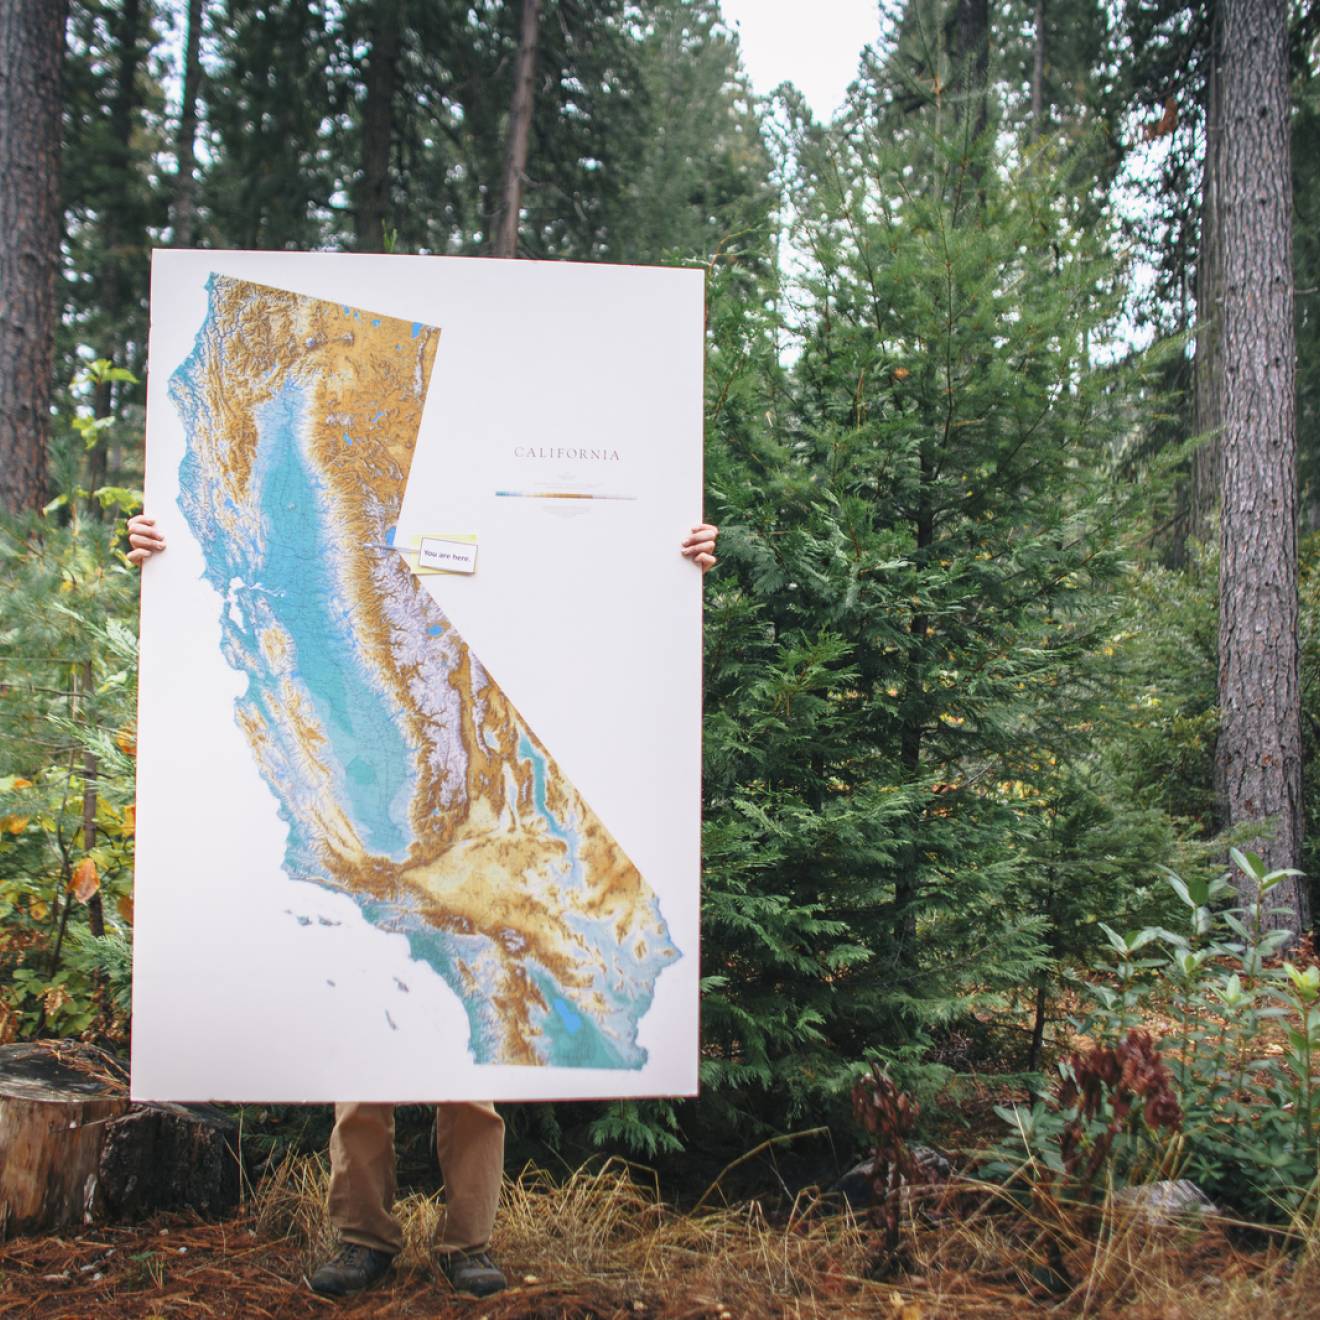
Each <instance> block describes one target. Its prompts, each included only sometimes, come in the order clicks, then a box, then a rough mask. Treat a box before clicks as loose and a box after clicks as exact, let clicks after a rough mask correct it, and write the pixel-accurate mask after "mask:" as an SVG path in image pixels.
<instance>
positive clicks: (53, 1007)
mask: <svg viewBox="0 0 1320 1320" xmlns="http://www.w3.org/2000/svg"><path fill="white" fill-rule="evenodd" d="M41 999H42V1003H43V1004H45V1006H46V1016H47V1017H54V1016H55V1014H56V1013H58V1012H59V1011H60V1009H62V1008H63V1007H64V1005H65V1004H67V1003H68V1002H69V992H68V991H67V990H66V989H65V988H64V987H63V986H62V985H53V986H51V988H50V989H49V990H47V991H46V993H45V994H44V995H42V997H41Z"/></svg>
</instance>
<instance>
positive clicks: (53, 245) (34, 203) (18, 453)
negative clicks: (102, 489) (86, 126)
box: [0, 0, 67, 513]
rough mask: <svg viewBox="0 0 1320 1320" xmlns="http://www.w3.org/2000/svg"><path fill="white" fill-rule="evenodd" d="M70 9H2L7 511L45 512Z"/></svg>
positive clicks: (1, 320) (0, 357) (1, 291)
mask: <svg viewBox="0 0 1320 1320" xmlns="http://www.w3.org/2000/svg"><path fill="white" fill-rule="evenodd" d="M66 7H67V0H44V3H41V4H31V3H20V2H17V0H4V2H3V3H0V507H3V508H4V509H5V510H7V511H8V512H10V513H18V512H20V511H22V510H25V509H39V508H41V506H42V505H43V504H44V503H45V502H46V445H47V442H48V440H49V438H50V395H51V377H52V376H53V375H54V363H55V318H56V298H55V281H56V278H57V276H58V274H59V264H60V229H61V216H60V131H61V128H60V112H61V105H60V66H61V64H62V62H63V59H64V16H65V11H66Z"/></svg>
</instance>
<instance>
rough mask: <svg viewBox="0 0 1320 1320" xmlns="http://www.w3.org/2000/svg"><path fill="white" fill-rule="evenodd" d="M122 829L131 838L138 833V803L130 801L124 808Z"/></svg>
mask: <svg viewBox="0 0 1320 1320" xmlns="http://www.w3.org/2000/svg"><path fill="white" fill-rule="evenodd" d="M120 830H121V832H122V833H124V834H126V835H128V836H129V837H130V838H131V837H132V836H133V835H134V834H136V833H137V803H135V802H130V803H129V804H128V806H126V807H125V808H124V822H123V824H122V825H121V826H120Z"/></svg>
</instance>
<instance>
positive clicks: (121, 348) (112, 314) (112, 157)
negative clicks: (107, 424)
mask: <svg viewBox="0 0 1320 1320" xmlns="http://www.w3.org/2000/svg"><path fill="white" fill-rule="evenodd" d="M117 29H118V30H117V33H116V39H115V45H116V47H117V57H118V68H117V69H116V72H115V93H114V98H113V100H112V101H111V103H110V137H111V142H112V144H113V148H112V151H111V152H110V153H109V160H108V162H107V164H108V165H109V166H110V169H109V171H108V175H109V177H111V178H114V179H116V180H119V181H121V182H120V186H121V187H122V188H123V189H124V190H125V192H126V191H127V190H128V189H130V188H131V187H132V186H133V184H132V177H133V115H134V111H135V110H136V109H137V106H138V93H137V84H138V72H139V70H140V68H141V65H142V4H141V0H124V3H123V8H122V9H121V11H120V14H119V21H118V25H117ZM102 227H103V230H104V233H105V249H106V254H107V260H106V268H105V272H104V276H103V278H104V287H105V298H104V300H103V302H102V305H101V309H102V314H103V315H104V317H105V325H106V326H107V327H108V330H107V334H108V335H109V336H113V338H111V339H110V341H109V342H108V343H105V344H103V345H101V350H102V353H103V355H104V356H105V357H107V358H109V359H110V361H111V362H113V363H114V364H115V365H116V366H128V365H129V364H128V362H126V361H125V357H126V353H125V343H124V338H123V335H122V327H123V325H124V321H125V318H126V315H127V309H128V306H129V303H130V302H131V301H132V300H133V298H134V297H135V296H136V294H135V291H134V288H133V281H134V279H135V278H136V275H135V271H134V268H133V265H132V257H131V254H132V253H135V252H138V251H141V249H142V247H143V246H144V245H145V243H146V235H145V233H143V232H142V231H141V230H140V229H139V228H138V225H137V222H136V220H135V219H133V218H132V217H131V215H130V206H129V204H128V202H127V201H126V199H125V196H124V193H119V194H118V195H116V194H115V193H114V192H112V193H111V195H110V196H109V197H108V198H107V200H106V205H105V210H104V217H103V219H102ZM114 396H115V385H114V384H113V383H112V382H110V381H106V382H105V383H104V384H103V385H102V386H101V387H99V388H98V390H97V393H96V402H95V409H94V411H95V413H96V416H98V417H109V416H111V414H112V413H113V412H114V404H115V398H114ZM109 443H110V437H109V435H108V433H107V432H106V431H101V432H100V433H99V434H98V436H97V439H96V443H95V444H94V445H93V446H92V448H91V451H90V452H89V453H88V455H87V466H88V471H87V489H88V490H89V491H96V490H98V489H99V488H100V487H102V486H104V485H105V484H106V482H107V480H108V478H109V455H108V452H107V446H108V445H109ZM87 512H88V514H89V515H90V516H91V517H93V518H103V517H104V516H105V510H104V509H102V507H101V503H100V501H99V500H97V499H89V500H88V502H87Z"/></svg>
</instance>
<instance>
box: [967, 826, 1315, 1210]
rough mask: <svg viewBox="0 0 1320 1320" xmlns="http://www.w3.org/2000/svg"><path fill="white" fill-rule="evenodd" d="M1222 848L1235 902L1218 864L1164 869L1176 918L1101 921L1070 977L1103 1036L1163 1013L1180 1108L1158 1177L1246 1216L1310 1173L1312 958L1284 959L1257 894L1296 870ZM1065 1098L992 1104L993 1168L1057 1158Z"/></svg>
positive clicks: (1129, 1172) (1139, 1170) (1293, 1201)
mask: <svg viewBox="0 0 1320 1320" xmlns="http://www.w3.org/2000/svg"><path fill="white" fill-rule="evenodd" d="M1231 856H1232V859H1233V864H1234V865H1235V866H1236V867H1237V868H1239V870H1241V871H1242V873H1243V874H1244V875H1245V876H1246V877H1248V879H1249V880H1250V881H1251V884H1252V886H1253V888H1252V891H1251V893H1252V896H1251V898H1250V901H1248V902H1247V903H1246V904H1244V905H1243V904H1237V903H1235V902H1234V899H1235V896H1236V890H1235V888H1234V886H1233V885H1232V883H1231V882H1230V878H1229V876H1228V875H1223V876H1219V877H1216V878H1214V879H1211V880H1205V879H1200V878H1188V879H1184V878H1183V877H1181V876H1178V875H1176V874H1174V873H1173V872H1172V871H1169V872H1166V879H1167V881H1168V884H1169V886H1170V888H1171V889H1172V890H1173V892H1174V894H1175V895H1176V897H1177V899H1178V900H1179V902H1180V904H1181V906H1182V909H1183V911H1184V914H1185V929H1184V930H1182V931H1172V930H1166V929H1164V928H1162V927H1145V928H1143V929H1140V930H1135V931H1131V932H1128V933H1120V932H1118V931H1115V930H1113V929H1112V928H1110V927H1108V926H1104V927H1103V930H1104V934H1105V938H1106V946H1105V949H1104V950H1103V955H1104V956H1103V959H1102V960H1101V961H1099V962H1098V963H1097V966H1096V967H1095V968H1094V969H1093V970H1092V973H1091V975H1089V976H1088V977H1086V978H1079V981H1078V985H1079V988H1080V989H1081V990H1082V991H1083V992H1084V993H1085V994H1086V995H1087V996H1088V998H1089V1000H1090V1002H1091V1004H1092V1007H1091V1010H1090V1012H1089V1013H1088V1014H1087V1015H1086V1016H1084V1017H1083V1018H1081V1019H1080V1020H1078V1021H1077V1022H1076V1024H1075V1025H1076V1026H1077V1029H1078V1030H1079V1031H1080V1032H1081V1033H1082V1034H1084V1035H1085V1036H1087V1037H1089V1038H1090V1039H1092V1040H1094V1041H1096V1042H1097V1048H1107V1047H1108V1046H1107V1043H1108V1042H1113V1041H1117V1040H1119V1039H1121V1038H1122V1037H1124V1036H1125V1035H1126V1036H1128V1038H1129V1039H1130V1038H1131V1033H1132V1032H1133V1031H1134V1030H1135V1029H1136V1028H1137V1026H1138V1024H1141V1023H1149V1022H1150V1021H1152V1020H1154V1019H1157V1018H1159V1017H1164V1018H1165V1019H1167V1021H1168V1023H1169V1026H1168V1029H1167V1030H1166V1031H1165V1033H1164V1035H1163V1038H1162V1040H1161V1042H1160V1052H1161V1055H1162V1057H1163V1059H1164V1060H1165V1061H1167V1065H1168V1068H1169V1072H1170V1075H1171V1078H1172V1082H1173V1091H1174V1093H1175V1094H1176V1096H1177V1100H1178V1103H1179V1105H1180V1107H1181V1110H1182V1124H1181V1138H1180V1141H1179V1143H1178V1145H1177V1148H1176V1151H1175V1150H1174V1148H1173V1147H1170V1148H1169V1150H1170V1159H1169V1162H1167V1163H1166V1164H1165V1165H1164V1167H1166V1168H1167V1170H1168V1174H1167V1176H1179V1177H1189V1178H1191V1179H1193V1180H1194V1181H1196V1182H1197V1183H1198V1184H1199V1185H1200V1186H1201V1187H1202V1188H1203V1189H1204V1190H1206V1191H1207V1192H1208V1193H1209V1194H1210V1195H1211V1196H1212V1197H1213V1198H1215V1199H1216V1200H1217V1201H1219V1202H1220V1203H1222V1204H1225V1205H1230V1206H1233V1207H1235V1208H1237V1209H1238V1210H1239V1211H1241V1212H1242V1213H1243V1214H1244V1215H1248V1216H1251V1217H1254V1218H1272V1219H1279V1218H1286V1217H1287V1216H1288V1215H1289V1214H1290V1213H1293V1212H1295V1211H1296V1210H1297V1209H1298V1208H1299V1207H1300V1206H1301V1205H1302V1204H1303V1202H1304V1200H1305V1198H1306V1196H1307V1194H1308V1191H1309V1189H1311V1188H1312V1186H1313V1185H1314V1183H1315V1180H1316V1176H1317V1157H1318V1142H1320V1086H1317V1080H1318V1079H1317V1077H1316V1063H1317V1060H1318V1059H1320V967H1317V966H1315V965H1314V964H1312V965H1308V966H1305V967H1303V966H1298V965H1296V964H1294V963H1293V962H1291V961H1289V960H1287V959H1286V958H1283V957H1282V956H1281V955H1282V953H1283V951H1284V949H1285V947H1286V945H1287V942H1288V940H1289V938H1290V937H1289V935H1288V932H1286V931H1284V930H1278V929H1274V928H1272V926H1271V924H1270V922H1271V917H1272V915H1273V911H1272V909H1271V907H1270V899H1269V895H1270V893H1271V891H1272V890H1273V889H1274V888H1275V887H1276V886H1277V885H1278V884H1279V883H1280V882H1281V881H1282V880H1284V879H1285V878H1286V877H1287V876H1289V875H1293V874H1296V872H1293V871H1290V870H1287V869H1280V870H1276V871H1267V870H1266V869H1265V866H1264V864H1263V863H1262V862H1261V860H1260V858H1259V857H1257V856H1256V855H1255V854H1253V853H1250V852H1242V851H1239V850H1238V849H1232V850H1231ZM1072 1066H1073V1065H1072V1062H1071V1061H1070V1063H1069V1064H1065V1065H1061V1073H1063V1074H1066V1073H1067V1071H1068V1069H1069V1068H1070V1067H1072ZM1063 1099H1066V1097H1062V1098H1061V1095H1060V1093H1059V1092H1057V1091H1056V1092H1055V1093H1054V1094H1053V1095H1051V1094H1050V1093H1048V1092H1047V1093H1044V1094H1042V1095H1040V1096H1038V1098H1037V1100H1036V1102H1035V1103H1034V1104H1033V1105H1032V1106H1031V1107H1030V1108H1027V1107H1025V1106H1019V1107H1015V1108H1012V1109H1004V1110H1002V1111H1000V1112H1001V1117H1002V1118H1003V1119H1004V1120H1005V1121H1006V1122H1008V1123H1009V1124H1010V1126H1011V1127H1012V1129H1013V1135H1012V1137H1011V1138H1010V1140H1009V1141H1008V1142H1007V1143H1005V1144H1004V1145H1002V1146H1000V1147H999V1148H998V1150H997V1151H996V1153H995V1157H994V1159H993V1160H992V1162H991V1164H990V1166H988V1167H989V1168H990V1169H991V1171H994V1172H998V1173H1000V1174H1002V1173H1004V1172H1006V1171H1007V1170H1009V1169H1010V1168H1013V1167H1020V1166H1021V1165H1022V1163H1023V1162H1024V1161H1027V1162H1038V1163H1039V1164H1040V1165H1042V1166H1043V1167H1044V1168H1046V1169H1049V1170H1053V1171H1060V1170H1062V1169H1063V1168H1064V1167H1065V1165H1066V1163H1067V1161H1066V1152H1065V1145H1066V1141H1065V1132H1066V1130H1067V1127H1068V1123H1069V1121H1070V1115H1069V1114H1068V1113H1067V1105H1066V1104H1065V1103H1063V1102H1062V1100H1063ZM1159 1162H1160V1161H1158V1160H1157V1161H1155V1163H1156V1164H1158V1163H1159ZM1151 1167H1152V1165H1151V1162H1150V1161H1147V1162H1145V1163H1141V1162H1136V1161H1130V1160H1129V1161H1122V1160H1120V1161H1116V1162H1109V1164H1108V1167H1107V1168H1106V1170H1105V1172H1106V1176H1107V1177H1110V1178H1113V1179H1114V1180H1116V1181H1129V1180H1132V1179H1134V1178H1135V1179H1137V1180H1139V1179H1140V1178H1141V1177H1142V1176H1143V1175H1144V1174H1145V1173H1147V1172H1148V1171H1149V1169H1150V1168H1151Z"/></svg>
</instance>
